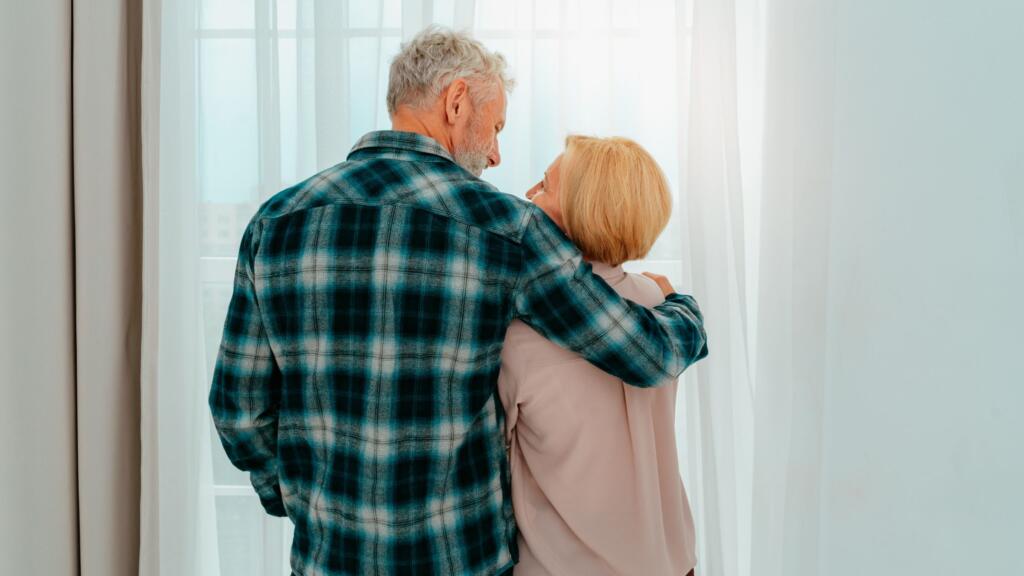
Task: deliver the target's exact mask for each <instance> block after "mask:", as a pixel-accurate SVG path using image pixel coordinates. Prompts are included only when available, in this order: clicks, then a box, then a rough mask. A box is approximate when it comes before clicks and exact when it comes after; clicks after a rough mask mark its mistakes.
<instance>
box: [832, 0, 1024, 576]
mask: <svg viewBox="0 0 1024 576" xmlns="http://www.w3.org/2000/svg"><path fill="white" fill-rule="evenodd" d="M834 16H835V22H836V33H835V35H834V39H835V45H834V50H835V53H834V56H835V70H836V74H835V79H834V80H835V84H834V86H835V90H834V113H835V122H834V125H833V131H834V132H833V138H834V148H833V155H832V158H833V164H832V176H833V186H832V202H831V221H830V228H829V255H830V257H829V263H830V267H829V271H828V279H829V288H828V290H829V292H828V310H827V313H828V318H827V326H828V328H827V336H828V338H827V342H828V345H827V368H826V370H827V379H826V381H827V387H826V390H825V397H824V416H823V419H822V422H823V426H822V433H823V435H822V459H823V475H822V477H821V502H822V510H821V516H820V527H821V542H820V543H821V553H820V557H819V562H820V564H819V573H820V574H822V575H828V576H846V575H850V576H853V575H855V574H856V575H860V574H885V575H890V574H891V575H894V576H895V575H918V574H922V575H923V574H979V575H980V574H983V575H1010V574H1024V550H1022V549H1021V546H1020V541H1021V538H1022V537H1024V415H1022V413H1021V410H1022V409H1024V366H1022V360H1024V3H1022V2H1020V1H1019V0H978V1H971V2H964V1H952V0H938V1H936V0H899V1H892V0H838V1H837V2H836V11H835V15H834ZM832 48H833V47H830V46H828V45H824V46H821V49H822V50H829V49H832Z"/></svg>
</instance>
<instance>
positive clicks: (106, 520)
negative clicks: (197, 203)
mask: <svg viewBox="0 0 1024 576" xmlns="http://www.w3.org/2000/svg"><path fill="white" fill-rule="evenodd" d="M140 21H141V14H140V11H139V8H138V6H137V3H136V2H132V1H130V0H90V1H89V2H85V1H84V0H80V1H79V2H69V1H68V0H63V1H61V0H33V1H32V2H21V1H16V0H4V1H3V3H2V11H0V43H2V44H0V78H2V82H3V89H2V90H0V175H2V184H0V186H2V191H3V194H2V208H0V257H2V260H0V270H2V271H3V272H2V278H3V279H2V283H0V462H2V464H0V466H2V474H0V511H2V519H0V562H2V566H3V568H2V571H3V573H5V574H30V575H36V574H39V575H47V576H49V575H55V576H57V575H64V574H82V575H88V576H92V575H95V576H121V575H124V576H127V575H129V574H134V573H136V572H137V566H138V533H139V512H138V510H139V435H138V430H139V375H138V374H139V319H140V316H141V304H140V302H141V298H140V296H141V290H140V286H141V259H140V258H141V213H142V207H141V190H140V183H139V180H140V178H139V174H140V169H139V166H140V158H139V154H138V151H139V122H138V118H139V113H138V102H139V95H138V92H139V90H138V85H139V74H138V68H139V47H140V37H139V23H140Z"/></svg>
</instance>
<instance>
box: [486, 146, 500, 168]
mask: <svg viewBox="0 0 1024 576" xmlns="http://www.w3.org/2000/svg"><path fill="white" fill-rule="evenodd" d="M498 164H501V152H499V151H498V143H497V142H495V143H494V146H493V147H492V148H491V152H490V153H489V154H487V167H488V168H494V167H495V166H497V165H498Z"/></svg>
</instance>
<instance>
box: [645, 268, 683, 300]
mask: <svg viewBox="0 0 1024 576" xmlns="http://www.w3.org/2000/svg"><path fill="white" fill-rule="evenodd" d="M643 274H644V276H647V277H648V278H650V279H651V280H654V281H655V282H657V283H658V288H661V293H662V295H663V296H668V295H669V294H672V293H673V292H675V291H676V290H675V288H673V287H672V284H671V283H670V282H669V281H668V278H666V277H665V276H662V275H661V274H655V273H653V272H644V273H643Z"/></svg>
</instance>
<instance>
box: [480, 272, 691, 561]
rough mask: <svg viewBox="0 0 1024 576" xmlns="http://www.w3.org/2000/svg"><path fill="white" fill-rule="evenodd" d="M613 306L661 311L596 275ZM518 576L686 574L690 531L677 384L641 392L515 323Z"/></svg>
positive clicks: (506, 397) (511, 372) (649, 290)
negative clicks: (621, 300)
mask: <svg viewBox="0 0 1024 576" xmlns="http://www.w3.org/2000/svg"><path fill="white" fill-rule="evenodd" d="M594 271H595V272H596V273H598V274H599V275H601V276H602V277H603V278H604V279H605V280H606V281H607V282H608V284H609V285H611V286H612V288H613V289H615V290H616V291H617V292H618V293H619V294H620V295H622V296H623V297H626V298H628V299H630V300H633V301H634V302H637V303H639V304H642V305H645V306H648V307H650V306H654V305H656V304H659V303H660V302H662V300H663V299H664V298H663V295H662V292H661V290H660V289H659V288H658V286H657V285H656V284H655V283H654V282H653V281H651V280H650V279H648V278H646V277H643V276H640V275H635V274H627V273H625V272H623V270H622V268H621V267H614V268H613V267H610V266H607V265H604V264H594ZM498 382H499V384H498V385H499V392H500V394H501V399H502V402H503V404H504V405H505V410H506V413H507V419H508V424H507V430H508V439H509V442H510V453H509V459H510V462H511V467H512V468H511V471H512V499H513V502H514V505H515V514H516V521H517V523H518V525H519V531H520V537H519V547H520V563H519V564H518V565H517V566H516V574H517V575H519V576H535V575H542V574H552V575H561V574H587V575H593V576H601V575H625V574H630V575H632V574H636V575H645V576H659V575H662V574H664V575H682V574H686V573H687V572H688V571H689V570H690V569H691V568H693V566H694V564H695V563H696V559H695V556H694V547H695V546H694V531H693V520H692V517H691V514H690V508H689V504H688V503H687V499H686V494H685V492H684V489H683V484H682V481H681V479H680V477H679V463H678V456H677V452H676V441H675V401H676V388H677V383H676V382H671V383H666V384H664V385H662V386H659V387H657V388H650V389H641V388H634V387H631V386H628V385H626V384H625V383H623V382H622V381H621V380H618V379H616V378H614V377H613V376H610V375H608V374H606V373H604V372H602V371H601V370H599V369H597V368H595V367H593V366H591V365H590V364H588V363H587V362H586V361H585V360H583V359H582V358H581V357H579V356H577V355H575V354H573V353H571V352H569V351H567V350H564V349H562V348H560V347H558V346H557V345H555V344H553V343H551V342H549V341H548V340H546V339H545V338H544V337H543V336H541V335H540V334H538V333H537V332H535V331H534V330H532V329H531V328H529V327H528V326H526V325H525V324H523V323H522V322H519V321H516V322H514V323H513V324H512V326H510V327H509V330H508V333H507V335H506V338H505V347H504V350H503V352H502V371H501V375H500V377H499V380H498Z"/></svg>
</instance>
